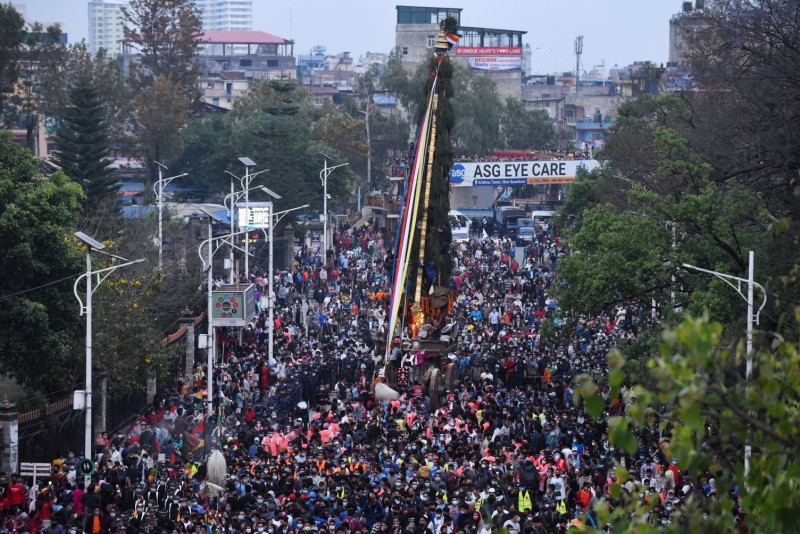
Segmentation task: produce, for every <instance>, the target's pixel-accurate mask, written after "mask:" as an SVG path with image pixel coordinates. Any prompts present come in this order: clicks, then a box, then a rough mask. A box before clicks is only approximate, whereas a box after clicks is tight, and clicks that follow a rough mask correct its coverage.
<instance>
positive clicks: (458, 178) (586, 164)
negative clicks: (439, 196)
mask: <svg viewBox="0 0 800 534" xmlns="http://www.w3.org/2000/svg"><path fill="white" fill-rule="evenodd" d="M598 165H599V163H598V162H597V161H596V160H593V159H590V160H544V161H539V160H529V161H522V160H520V161H491V162H490V161H464V162H459V163H456V164H455V165H453V169H452V170H451V171H450V185H451V186H453V187H472V186H512V185H543V184H567V183H570V182H574V181H575V174H576V173H577V172H578V168H584V169H586V170H587V171H591V170H592V169H594V168H595V167H597V166H598Z"/></svg>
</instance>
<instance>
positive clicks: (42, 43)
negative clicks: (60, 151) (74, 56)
mask: <svg viewBox="0 0 800 534" xmlns="http://www.w3.org/2000/svg"><path fill="white" fill-rule="evenodd" d="M23 47H24V52H23V54H22V59H23V61H22V62H21V65H22V68H21V69H20V77H19V79H18V82H17V87H16V90H15V93H14V96H13V98H12V99H11V102H12V104H13V107H12V108H13V110H12V115H13V116H14V117H15V118H16V119H18V120H19V121H20V122H21V123H22V125H23V127H24V128H25V130H26V146H27V147H28V150H30V151H32V152H33V151H35V150H36V149H37V146H36V143H37V136H36V132H37V131H38V130H39V126H40V119H47V117H48V116H49V115H53V114H54V111H55V108H54V107H53V105H52V104H53V101H52V100H51V99H50V98H48V97H47V96H48V94H49V93H50V91H52V90H53V88H54V87H60V86H61V85H62V84H63V79H62V78H61V76H60V71H61V68H62V66H63V64H64V61H65V57H66V52H67V47H66V45H65V44H64V43H63V42H62V34H61V27H60V26H59V25H58V24H55V25H51V26H47V27H44V26H43V25H41V24H40V23H38V22H37V23H35V24H34V25H33V26H32V28H31V29H30V30H29V31H27V32H25V36H24V39H23ZM38 148H39V150H40V152H42V153H44V152H46V147H38Z"/></svg>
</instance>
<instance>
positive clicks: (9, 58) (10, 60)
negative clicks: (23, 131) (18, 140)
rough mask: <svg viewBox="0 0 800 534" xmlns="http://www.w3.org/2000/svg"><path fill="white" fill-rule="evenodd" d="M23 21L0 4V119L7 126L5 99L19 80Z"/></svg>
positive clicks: (9, 5)
mask: <svg viewBox="0 0 800 534" xmlns="http://www.w3.org/2000/svg"><path fill="white" fill-rule="evenodd" d="M24 27H25V19H23V18H22V15H20V14H19V12H18V11H17V10H16V9H15V8H14V6H12V5H11V4H10V3H8V4H0V117H1V118H2V122H0V124H3V123H5V124H6V125H9V121H8V116H7V110H6V106H7V99H8V96H9V95H10V94H11V93H13V91H14V86H15V85H16V83H17V79H18V78H19V58H20V54H21V48H22V39H23V28H24Z"/></svg>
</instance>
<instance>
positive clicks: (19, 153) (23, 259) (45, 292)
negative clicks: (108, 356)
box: [0, 134, 85, 398]
mask: <svg viewBox="0 0 800 534" xmlns="http://www.w3.org/2000/svg"><path fill="white" fill-rule="evenodd" d="M37 167H38V161H37V160H36V158H34V157H33V156H32V155H31V154H30V152H28V151H27V150H24V149H22V148H19V147H18V146H17V145H16V144H14V143H12V142H11V141H10V140H9V134H2V135H0V273H2V277H3V280H4V282H3V294H2V295H0V299H2V300H3V306H2V307H0V353H2V358H0V372H2V373H4V374H6V375H9V376H11V377H13V378H15V379H16V380H18V381H19V382H21V383H23V384H25V385H26V386H28V387H29V388H31V389H34V390H38V391H43V392H47V394H48V395H51V396H53V397H54V398H58V397H59V396H61V395H63V394H64V392H65V391H67V390H68V388H70V387H71V386H72V385H73V381H74V377H75V371H76V370H77V369H80V363H81V361H80V360H79V359H77V358H76V355H77V354H80V351H79V346H80V345H77V344H76V341H77V340H78V339H79V336H80V333H81V331H82V323H81V321H80V315H79V313H78V303H77V301H76V300H75V296H74V295H73V293H72V285H73V282H74V281H75V277H76V276H77V275H79V274H81V272H83V271H85V262H84V261H83V258H84V256H83V255H82V254H81V252H80V250H79V249H78V246H77V244H76V242H75V240H74V238H73V236H72V233H73V231H74V227H75V225H76V224H77V222H78V218H79V217H80V211H81V205H82V202H83V198H84V196H83V191H82V190H81V187H80V186H79V185H78V184H76V183H74V182H72V181H70V179H69V178H67V176H66V175H64V173H62V172H57V173H54V174H52V175H50V176H42V175H41V174H40V173H39V171H38V170H37ZM43 362H47V363H46V370H43V368H42V367H43ZM65 388H66V389H65Z"/></svg>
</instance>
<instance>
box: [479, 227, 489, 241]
mask: <svg viewBox="0 0 800 534" xmlns="http://www.w3.org/2000/svg"><path fill="white" fill-rule="evenodd" d="M487 237H489V234H487V233H486V229H485V228H484V229H483V233H482V234H481V241H483V240H484V239H486V238H487Z"/></svg>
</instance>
